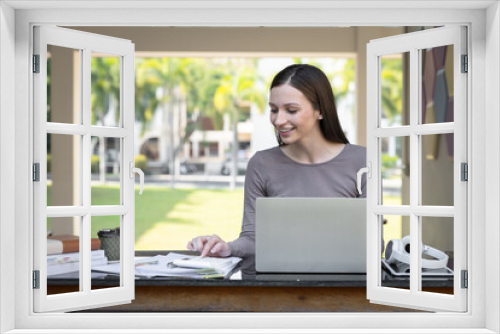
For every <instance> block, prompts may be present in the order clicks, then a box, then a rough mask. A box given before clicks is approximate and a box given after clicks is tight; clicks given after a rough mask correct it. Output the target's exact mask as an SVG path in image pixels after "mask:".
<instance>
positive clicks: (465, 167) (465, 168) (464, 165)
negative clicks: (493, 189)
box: [460, 162, 469, 181]
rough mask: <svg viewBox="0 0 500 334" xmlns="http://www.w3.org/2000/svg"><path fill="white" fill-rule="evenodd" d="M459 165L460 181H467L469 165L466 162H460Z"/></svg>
mask: <svg viewBox="0 0 500 334" xmlns="http://www.w3.org/2000/svg"><path fill="white" fill-rule="evenodd" d="M460 167H461V175H462V176H461V180H462V181H469V166H468V165H467V163H466V162H462V164H461V165H460Z"/></svg>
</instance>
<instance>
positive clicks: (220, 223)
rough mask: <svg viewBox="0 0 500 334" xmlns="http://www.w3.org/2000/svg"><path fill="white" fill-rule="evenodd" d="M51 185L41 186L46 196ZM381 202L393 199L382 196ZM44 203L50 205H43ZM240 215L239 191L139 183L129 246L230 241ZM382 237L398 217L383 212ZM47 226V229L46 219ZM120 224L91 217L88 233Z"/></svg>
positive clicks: (105, 198)
mask: <svg viewBox="0 0 500 334" xmlns="http://www.w3.org/2000/svg"><path fill="white" fill-rule="evenodd" d="M50 190H51V186H48V187H47V198H49V199H50ZM119 201H120V191H119V188H118V187H117V186H116V187H115V186H108V185H103V186H93V187H92V205H113V204H114V205H116V204H118V203H119ZM384 203H385V204H387V205H396V204H398V203H397V198H392V197H384ZM49 205H50V204H49ZM242 217H243V190H242V189H237V190H235V191H230V190H212V189H210V190H209V189H171V188H166V187H165V188H159V187H147V186H146V187H144V192H143V194H142V195H139V190H138V189H136V194H135V249H136V250H162V249H176V250H181V249H185V248H186V244H187V242H188V241H189V240H191V239H192V238H194V237H196V236H198V235H211V234H218V235H219V236H220V237H221V238H223V239H224V240H227V241H231V240H233V239H235V238H237V237H238V235H239V232H240V229H241V220H242ZM384 218H386V219H387V220H388V223H387V224H386V225H384V240H385V242H386V243H387V242H388V241H389V240H390V239H396V238H398V239H399V238H401V217H400V216H384ZM48 224H49V226H48V228H49V229H50V221H49V223H48ZM118 226H120V217H119V216H93V217H92V237H94V238H96V237H97V231H99V230H101V229H105V228H115V227H118Z"/></svg>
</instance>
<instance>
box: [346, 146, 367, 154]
mask: <svg viewBox="0 0 500 334" xmlns="http://www.w3.org/2000/svg"><path fill="white" fill-rule="evenodd" d="M347 145H348V147H349V150H350V151H351V152H352V153H353V154H359V155H363V154H364V155H366V147H364V146H361V145H356V144H347Z"/></svg>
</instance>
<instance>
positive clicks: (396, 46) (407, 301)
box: [367, 25, 468, 312]
mask: <svg viewBox="0 0 500 334" xmlns="http://www.w3.org/2000/svg"><path fill="white" fill-rule="evenodd" d="M466 33H467V32H466V28H465V27H463V26H458V25H457V26H449V27H440V28H436V29H430V30H425V31H419V32H413V33H410V34H404V35H398V36H393V37H387V38H381V39H376V40H372V41H371V42H370V43H369V45H368V52H367V59H368V66H367V67H368V74H367V75H368V79H367V81H368V82H371V83H377V84H373V85H371V86H369V87H368V97H367V101H368V108H367V113H368V116H367V120H368V121H367V138H368V142H367V162H368V166H371V169H372V170H371V171H370V174H371V178H369V179H368V184H367V185H368V196H367V197H368V200H369V203H368V210H367V211H368V212H367V235H368V238H369V239H368V245H367V248H368V258H367V296H368V298H369V299H370V301H372V302H374V303H381V304H386V305H411V306H409V307H410V308H413V307H414V308H417V309H423V310H430V311H436V310H447V311H457V312H464V311H465V310H466V309H467V304H466V299H467V290H466V289H463V288H461V270H466V269H467V238H466V231H467V219H466V218H467V196H466V195H467V185H468V182H464V181H461V178H460V168H461V163H467V145H466V144H467V129H466V123H465V119H466V115H467V108H466V107H467V105H466V104H467V93H466V92H467V85H466V84H467V74H466V73H461V55H465V54H467V49H466V47H467V40H466ZM446 45H453V50H454V54H453V60H452V61H453V63H454V66H453V76H452V78H453V80H454V91H455V93H454V97H455V100H454V102H455V108H454V121H453V122H447V123H434V124H422V123H421V122H420V121H419V120H421V119H422V117H421V115H420V112H419V110H422V106H421V105H420V103H419V102H420V101H421V100H422V99H421V96H422V94H423V93H424V92H422V91H421V87H422V65H421V64H422V55H421V52H422V50H423V52H425V50H427V49H430V48H434V47H438V46H446ZM404 52H408V53H409V71H408V73H407V75H408V77H409V80H408V81H409V91H410V97H409V100H410V103H409V104H410V107H409V116H410V117H409V119H410V121H409V124H408V125H404V126H393V127H383V126H382V125H381V122H380V119H381V117H382V111H381V106H382V103H381V98H380V96H381V95H380V92H381V90H382V89H381V81H380V78H381V74H380V73H381V58H382V57H383V56H386V55H393V54H402V53H404ZM436 133H437V134H446V133H454V134H455V136H454V142H455V146H454V147H455V148H454V163H453V174H454V178H453V189H454V200H453V203H454V205H452V206H433V205H422V204H421V203H422V178H423V177H425V176H424V175H423V173H422V164H421V161H420V160H421V157H422V142H423V139H422V135H427V134H436ZM405 136H406V138H407V139H408V140H409V142H410V143H409V145H410V146H409V147H410V170H411V171H412V172H411V173H410V190H409V192H410V203H409V204H408V205H383V203H382V202H381V200H382V197H381V196H382V178H381V172H380V161H381V160H380V154H381V153H382V151H381V148H380V140H381V138H389V137H392V138H405ZM381 215H402V216H407V217H408V218H409V221H410V239H411V244H412V245H416V246H414V247H412V249H414V251H412V252H411V256H410V257H411V259H410V268H411V269H410V282H409V283H410V289H409V290H408V289H398V288H392V287H384V286H382V284H381V271H382V268H381V265H380V250H381V249H382V245H381V235H380V231H381V227H382V226H381V224H382V222H381V219H380V216H381ZM426 216H427V217H451V218H452V219H453V232H454V233H453V245H454V268H453V269H454V280H453V281H454V282H453V287H454V289H453V294H443V293H431V292H426V291H422V287H421V282H422V270H421V268H422V266H421V259H422V257H421V256H419V254H422V252H423V249H422V231H421V225H420V224H421V222H420V220H421V219H422V217H426ZM419 226H420V227H419Z"/></svg>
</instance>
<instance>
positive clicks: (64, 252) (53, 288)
mask: <svg viewBox="0 0 500 334" xmlns="http://www.w3.org/2000/svg"><path fill="white" fill-rule="evenodd" d="M81 220H82V217H51V218H47V231H49V236H48V237H47V295H57V294H61V293H69V292H78V291H82V290H81V284H80V263H81V256H80V237H79V236H78V235H75V231H80V228H81ZM52 230H56V231H57V232H58V234H56V235H52V232H51V231H52ZM77 233H78V232H77ZM64 280H71V281H72V284H71V285H66V284H64V285H61V284H60V282H61V281H64Z"/></svg>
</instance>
